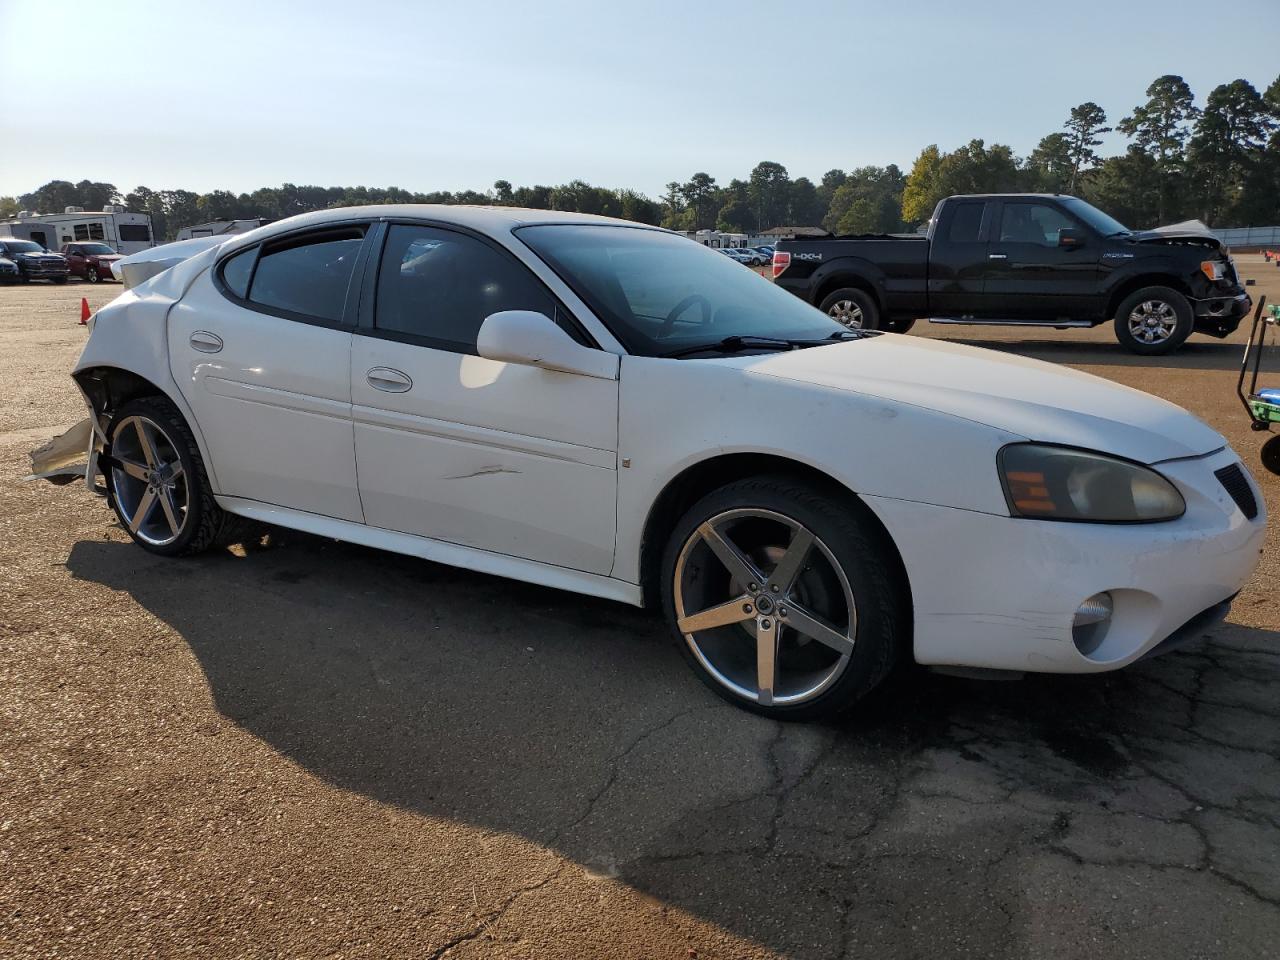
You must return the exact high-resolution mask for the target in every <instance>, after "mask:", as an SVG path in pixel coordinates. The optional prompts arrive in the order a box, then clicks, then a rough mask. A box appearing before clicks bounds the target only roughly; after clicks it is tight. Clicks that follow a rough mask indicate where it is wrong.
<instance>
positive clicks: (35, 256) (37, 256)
mask: <svg viewBox="0 0 1280 960" xmlns="http://www.w3.org/2000/svg"><path fill="white" fill-rule="evenodd" d="M9 258H10V259H11V260H65V259H66V257H64V256H63V255H62V254H60V253H34V252H32V251H27V252H25V253H11V254H9Z"/></svg>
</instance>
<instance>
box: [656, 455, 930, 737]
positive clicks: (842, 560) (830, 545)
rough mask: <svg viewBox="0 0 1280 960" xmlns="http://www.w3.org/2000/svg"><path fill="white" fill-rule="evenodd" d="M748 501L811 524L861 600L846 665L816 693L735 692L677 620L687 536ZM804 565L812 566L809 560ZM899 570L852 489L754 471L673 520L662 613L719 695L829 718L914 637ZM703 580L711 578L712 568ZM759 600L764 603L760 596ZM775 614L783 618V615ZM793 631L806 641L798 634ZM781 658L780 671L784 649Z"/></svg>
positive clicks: (785, 714) (776, 712)
mask: <svg viewBox="0 0 1280 960" xmlns="http://www.w3.org/2000/svg"><path fill="white" fill-rule="evenodd" d="M744 508H745V509H756V510H764V511H770V512H772V513H776V514H781V515H782V516H785V517H787V518H789V519H790V520H792V521H795V522H798V523H799V524H801V525H803V526H804V527H806V528H808V530H809V531H811V532H813V533H814V534H815V535H816V536H817V537H818V539H819V540H820V541H821V542H822V544H823V545H825V547H826V548H827V550H829V551H830V554H831V556H832V557H834V558H835V561H836V562H837V563H838V564H839V566H840V569H841V571H843V574H844V577H845V579H846V580H847V583H848V586H849V588H850V590H851V591H852V596H853V598H854V606H855V608H856V625H855V626H854V627H853V630H852V636H853V641H854V642H853V649H852V652H851V653H850V654H849V658H848V661H847V663H846V664H845V666H844V667H843V672H842V673H839V674H838V676H836V678H835V679H834V680H833V681H831V682H830V684H829V685H828V686H826V687H825V688H824V689H822V690H821V691H820V692H818V693H817V694H816V695H814V696H813V697H812V698H811V699H808V700H803V701H801V702H797V703H783V704H770V705H762V704H761V703H758V702H756V699H754V698H749V697H747V696H744V695H742V694H740V693H738V692H736V691H735V690H733V689H731V688H730V687H729V686H726V685H725V684H724V683H722V682H721V681H719V680H717V679H716V677H715V676H713V674H712V673H711V672H709V671H708V670H707V668H706V667H704V666H703V664H702V663H701V662H700V660H699V659H698V655H697V654H695V652H694V650H693V644H691V643H690V642H689V641H688V639H687V638H686V636H685V635H684V634H683V633H682V632H681V630H680V628H679V626H678V625H677V619H678V618H677V612H676V595H675V591H676V577H677V563H678V561H679V559H680V557H681V556H682V554H684V553H686V552H687V551H686V544H687V543H689V542H691V541H692V542H695V543H697V542H699V541H698V540H697V539H696V538H697V537H698V533H697V531H698V529H699V527H700V526H701V525H702V524H703V523H704V522H705V521H707V520H709V519H710V518H713V517H717V516H719V515H721V514H723V513H725V512H726V511H733V510H741V509H744ZM810 556H813V554H812V553H811V554H810ZM820 559H821V560H822V562H823V563H827V562H829V560H828V558H827V557H826V555H825V554H823V555H821V557H820ZM805 569H806V570H807V569H809V568H808V566H806V567H805ZM899 570H900V565H899V563H898V562H897V560H896V554H895V553H894V551H893V547H892V544H890V543H888V542H887V538H886V536H885V534H884V532H883V530H882V529H881V528H880V526H879V524H877V523H876V522H875V520H874V517H873V516H872V514H871V513H870V512H869V511H868V510H867V509H866V507H865V506H864V505H863V504H861V503H860V502H859V501H857V500H856V499H855V498H853V496H852V495H851V494H847V493H843V492H842V491H839V490H836V489H831V488H825V487H821V486H818V485H816V484H813V483H810V482H808V481H805V480H801V479H798V478H795V477H790V476H785V475H768V476H760V477H752V478H748V479H745V480H739V481H735V482H734V483H730V484H728V485H726V486H724V487H721V488H720V489H719V490H716V491H714V492H712V493H710V494H708V495H707V496H705V497H703V498H702V499H701V500H699V501H698V502H697V503H696V504H694V505H693V506H692V507H691V508H690V509H689V510H688V512H687V513H685V515H684V516H683V517H682V518H681V519H680V521H679V522H678V523H677V524H676V526H675V529H674V530H673V531H672V534H671V539H670V541H669V542H668V544H667V547H666V550H665V552H664V556H663V559H662V573H661V576H662V606H663V613H664V615H665V616H666V618H667V622H668V624H669V625H670V627H671V631H672V634H673V636H674V639H675V642H676V644H677V646H678V647H679V648H680V652H681V654H682V656H684V658H685V660H686V662H688V664H689V665H690V666H691V667H692V668H693V670H694V672H695V673H696V674H697V675H698V677H699V679H701V680H702V682H703V683H705V684H706V685H707V686H708V687H710V688H711V689H712V690H713V691H715V692H716V694H717V695H719V696H721V697H723V698H724V699H725V700H727V701H728V702H730V703H732V704H734V705H736V706H739V707H742V708H744V709H746V710H749V711H751V712H753V713H758V714H761V715H764V716H768V717H772V718H774V719H778V720H797V721H800V720H817V719H825V718H830V717H833V716H836V715H838V714H840V713H843V712H845V711H847V710H849V709H850V708H851V707H852V706H854V704H856V703H857V702H858V701H859V700H860V699H862V698H863V697H864V696H866V695H867V694H868V693H870V692H871V691H872V690H873V689H874V688H875V687H876V686H878V685H879V684H880V683H881V682H882V681H883V680H884V679H885V678H886V677H887V676H888V675H889V674H890V672H891V671H892V670H893V667H894V665H895V664H896V663H897V661H898V658H899V656H900V654H901V653H902V651H903V650H905V649H907V646H908V644H909V643H910V636H909V633H910V622H911V615H910V603H909V600H908V596H909V594H908V589H907V586H906V584H905V583H904V582H902V575H901V574H900V573H899ZM693 576H694V578H695V580H696V579H697V578H699V577H703V573H702V572H695V573H694V574H693ZM802 576H804V574H802ZM706 580H708V581H709V580H710V574H709V573H708V574H707V575H706ZM734 589H735V590H736V588H734ZM766 595H768V594H767V593H766V591H765V590H763V589H762V590H760V596H766ZM775 596H776V595H775ZM757 599H759V598H757ZM777 602H787V601H786V600H781V601H777ZM759 606H760V611H763V610H764V606H763V603H761V604H760V605H759ZM775 609H776V608H775ZM760 611H757V613H759V612H760ZM783 615H785V611H783ZM777 622H778V623H779V624H784V625H786V624H785V623H784V621H783V620H781V619H779V620H778V621H777ZM739 627H740V625H739V624H734V625H732V626H729V627H717V628H712V629H713V630H735V629H738V628H739ZM695 633H697V632H696V631H695ZM784 636H786V635H784ZM742 639H743V642H745V643H746V644H747V645H748V647H749V646H750V644H751V640H750V637H749V636H747V635H744V636H743V638H742ZM793 639H799V640H801V641H802V642H804V641H803V638H802V637H799V636H798V635H797V636H796V637H795V638H793ZM730 642H732V641H730ZM784 647H785V643H784ZM748 655H749V656H750V655H753V654H748ZM778 663H779V672H781V670H782V669H783V668H782V666H781V663H782V660H781V656H780V657H779V661H778Z"/></svg>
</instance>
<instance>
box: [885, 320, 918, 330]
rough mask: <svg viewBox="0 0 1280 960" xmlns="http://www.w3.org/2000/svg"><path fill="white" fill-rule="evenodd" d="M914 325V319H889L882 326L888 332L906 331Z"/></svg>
mask: <svg viewBox="0 0 1280 960" xmlns="http://www.w3.org/2000/svg"><path fill="white" fill-rule="evenodd" d="M915 325H916V322H915V320H890V321H888V322H887V323H886V324H885V325H884V328H885V329H886V330H888V331H889V332H890V333H907V332H909V331H910V330H911V328H912V327H914V326H915Z"/></svg>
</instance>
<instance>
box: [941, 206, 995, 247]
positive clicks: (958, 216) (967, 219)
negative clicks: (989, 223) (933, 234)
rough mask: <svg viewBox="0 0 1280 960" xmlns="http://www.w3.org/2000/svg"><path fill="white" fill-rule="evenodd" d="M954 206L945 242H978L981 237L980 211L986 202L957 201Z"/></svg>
mask: <svg viewBox="0 0 1280 960" xmlns="http://www.w3.org/2000/svg"><path fill="white" fill-rule="evenodd" d="M955 207H956V210H955V213H953V214H952V215H951V226H950V227H949V228H948V229H947V242H948V243H979V242H980V240H981V237H982V211H983V209H984V208H985V207H986V204H985V203H983V202H982V201H975V202H973V203H957V204H956V205H955Z"/></svg>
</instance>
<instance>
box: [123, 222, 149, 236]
mask: <svg viewBox="0 0 1280 960" xmlns="http://www.w3.org/2000/svg"><path fill="white" fill-rule="evenodd" d="M118 232H119V234H120V239H121V240H150V239H151V230H150V228H149V227H148V226H147V225H146V224H145V223H122V224H120V226H119V228H118Z"/></svg>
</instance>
